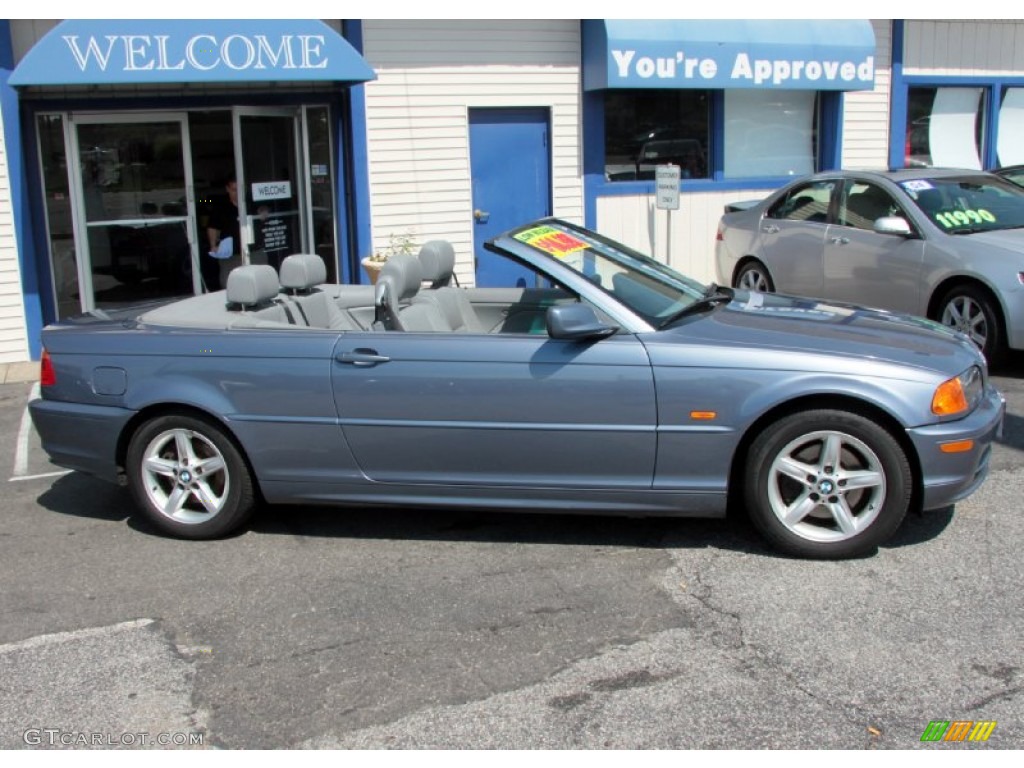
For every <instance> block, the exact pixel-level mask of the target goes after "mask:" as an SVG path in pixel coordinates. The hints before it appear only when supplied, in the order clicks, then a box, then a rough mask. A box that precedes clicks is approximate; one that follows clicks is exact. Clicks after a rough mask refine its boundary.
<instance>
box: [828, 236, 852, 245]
mask: <svg viewBox="0 0 1024 768" xmlns="http://www.w3.org/2000/svg"><path fill="white" fill-rule="evenodd" d="M829 240H830V241H831V242H832V245H848V244H849V242H850V238H848V237H830V238H829Z"/></svg>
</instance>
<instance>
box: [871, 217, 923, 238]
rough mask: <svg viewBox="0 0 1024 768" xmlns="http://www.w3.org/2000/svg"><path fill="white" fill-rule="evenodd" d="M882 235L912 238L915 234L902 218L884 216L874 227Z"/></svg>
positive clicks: (876, 221) (877, 220)
mask: <svg viewBox="0 0 1024 768" xmlns="http://www.w3.org/2000/svg"><path fill="white" fill-rule="evenodd" d="M872 228H873V229H874V230H875V232H877V233H878V234H880V235H897V236H899V237H910V236H911V235H913V234H914V232H913V230H911V228H910V224H908V223H907V220H906V219H904V218H903V217H902V216H883V217H882V218H880V219H876V220H875V224H874V226H873V227H872Z"/></svg>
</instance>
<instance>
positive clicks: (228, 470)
mask: <svg viewBox="0 0 1024 768" xmlns="http://www.w3.org/2000/svg"><path fill="white" fill-rule="evenodd" d="M127 469H128V478H129V485H130V486H131V489H132V493H133V494H134V496H135V500H136V502H137V503H138V504H139V506H141V507H142V509H143V511H144V512H145V513H146V516H147V517H148V518H149V519H150V520H151V521H152V522H153V523H154V524H155V525H156V526H157V527H159V528H160V529H161V530H162V531H164V532H166V533H170V534H172V535H175V536H181V537H184V538H190V539H204V538H211V537H215V536H221V535H223V534H225V533H227V532H229V531H231V530H233V529H235V528H237V527H238V526H240V525H241V524H242V522H243V521H244V520H245V519H246V518H247V517H248V516H249V514H250V513H251V512H252V510H253V508H254V506H255V494H254V491H253V484H252V477H251V475H250V474H249V469H248V467H247V466H246V464H245V461H244V460H243V458H242V455H241V453H240V452H239V451H238V449H237V448H236V447H235V445H234V443H233V442H232V441H231V440H230V439H229V438H228V437H227V435H226V434H225V433H224V432H223V431H222V430H221V429H220V428H219V427H216V426H214V425H213V424H210V423H207V422H205V421H202V420H199V419H195V418H192V417H189V416H163V417H160V418H157V419H154V420H152V421H149V422H147V423H146V424H145V425H143V426H142V427H141V428H140V429H139V430H138V431H137V432H136V433H135V435H134V436H133V438H132V441H131V444H130V446H129V448H128V468H127Z"/></svg>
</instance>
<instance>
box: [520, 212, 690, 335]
mask: <svg viewBox="0 0 1024 768" xmlns="http://www.w3.org/2000/svg"><path fill="white" fill-rule="evenodd" d="M512 236H513V237H514V238H515V239H516V240H519V241H520V242H522V243H526V244H527V245H529V246H531V247H533V248H535V249H537V250H538V251H543V252H544V253H546V254H548V255H550V256H553V257H555V258H557V259H558V260H559V261H560V262H561V263H562V264H563V265H565V266H566V267H568V268H569V269H572V270H575V271H576V272H578V273H579V274H581V275H582V276H584V277H585V278H586V279H588V280H590V281H591V282H592V283H594V284H596V285H598V286H600V287H601V288H603V289H604V290H605V291H606V292H607V293H609V294H611V295H612V296H614V297H615V298H616V299H617V300H618V301H619V302H620V303H621V304H624V305H625V306H627V307H629V308H630V309H631V310H633V312H635V313H636V314H637V315H640V316H641V317H643V318H644V319H645V320H646V321H647V322H649V323H651V324H652V325H654V326H661V325H663V324H664V323H665V322H666V321H668V320H669V319H670V318H672V317H675V316H677V315H679V313H680V312H682V311H683V310H685V309H687V308H688V307H690V306H692V305H694V304H696V303H697V302H698V301H701V300H704V299H706V298H707V294H708V292H707V290H706V289H705V287H704V286H703V285H701V284H700V283H698V282H697V281H696V280H691V279H690V278H688V277H685V276H684V275H681V274H679V273H678V272H676V271H675V270H674V269H672V268H671V267H669V266H666V265H665V264H662V263H661V262H659V261H655V260H654V259H652V258H651V257H650V256H645V255H643V254H642V253H638V252H637V251H634V250H632V249H631V248H628V247H626V246H624V245H622V244H621V243H616V242H614V241H612V240H607V239H605V238H603V237H601V236H600V235H598V234H596V233H594V232H590V231H588V230H585V229H579V228H576V227H572V226H568V225H566V224H565V223H564V222H559V221H551V222H545V223H544V224H543V225H541V226H536V227H530V228H529V229H524V230H522V231H520V232H517V233H515V234H514V235H512Z"/></svg>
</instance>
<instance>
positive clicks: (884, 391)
mask: <svg viewBox="0 0 1024 768" xmlns="http://www.w3.org/2000/svg"><path fill="white" fill-rule="evenodd" d="M487 247H488V248H489V250H490V251H493V252H494V253H495V254H498V255H501V256H504V257H507V258H509V259H512V260H514V261H515V262H518V264H519V265H520V267H521V268H522V270H523V274H524V275H526V277H525V278H524V279H522V280H520V281H519V282H520V285H519V286H518V287H514V288H511V287H510V288H461V287H459V286H457V285H456V284H453V281H452V271H453V266H454V261H455V258H454V251H453V249H452V246H451V245H450V244H448V243H447V242H444V241H432V242H429V243H427V244H426V245H424V247H423V249H422V251H421V252H420V254H419V256H418V257H416V256H396V257H392V258H391V259H390V260H389V261H388V262H387V264H386V265H385V267H384V269H383V270H382V272H381V274H380V277H379V279H378V282H377V284H376V286H374V287H371V286H355V285H334V284H324V280H325V275H326V273H325V269H324V265H323V262H322V261H320V259H319V258H318V257H316V256H310V255H301V254H299V255H294V256H290V257H288V258H287V259H286V260H285V261H284V262H283V263H282V264H281V267H280V273H278V272H276V271H274V269H273V268H271V267H268V266H266V265H262V266H260V265H251V266H243V267H239V268H238V269H236V270H235V271H234V272H232V273H231V275H230V277H229V280H228V283H227V289H226V290H225V291H223V292H217V293H209V294H204V295H201V296H195V297H191V298H187V299H184V300H182V301H178V302H176V303H173V304H168V305H164V306H161V307H158V308H155V309H150V310H149V311H145V312H142V313H140V312H138V311H135V312H133V313H131V314H125V315H122V316H115V315H114V313H111V314H109V315H108V314H105V313H103V312H93V313H91V314H89V315H85V316H82V317H78V318H75V319H72V320H68V321H65V322H62V323H58V324H56V325H52V326H49V327H47V328H46V329H45V330H44V331H43V344H44V347H45V350H46V352H45V354H44V358H43V365H42V384H43V386H42V398H41V399H38V400H35V401H33V402H32V404H31V412H32V417H33V419H34V422H35V425H36V427H37V429H38V431H39V434H40V436H41V437H42V441H43V446H44V448H45V449H46V451H47V452H48V453H49V454H50V456H51V458H52V460H53V461H54V462H55V463H57V464H59V465H61V466H64V467H69V468H72V469H76V470H80V471H83V472H88V473H90V474H93V475H96V476H99V477H102V478H106V479H109V480H111V481H117V482H121V483H125V484H127V485H128V486H129V487H130V488H131V491H132V493H133V495H134V498H135V500H136V502H137V503H138V506H139V507H140V508H141V509H142V511H143V512H144V513H145V514H146V515H147V516H148V518H149V519H150V520H152V522H153V523H154V524H155V525H156V526H158V527H159V528H160V529H161V530H162V531H165V532H166V533H169V534H171V535H175V536H182V537H188V538H197V539H198V538H211V537H217V536H222V535H225V534H227V533H229V532H230V531H233V530H236V529H238V528H239V527H240V526H242V525H243V524H244V523H245V521H246V520H247V518H248V517H249V516H250V514H251V513H252V512H253V510H254V508H255V507H256V506H257V504H258V503H259V502H260V501H261V500H262V501H266V502H269V503H275V502H288V503H316V504H324V503H341V504H348V505H352V504H357V505H420V506H437V507H447V508H451V507H473V508H488V509H507V510H524V511H536V512H569V511H583V512H591V513H615V514H629V515H671V516H680V517H685V516H712V517H714V516H722V515H724V514H725V511H726V508H727V504H729V503H730V502H732V503H733V504H734V505H735V507H736V508H737V509H745V510H746V512H747V514H749V515H750V517H751V518H752V520H753V522H754V523H755V524H756V526H757V527H758V528H759V530H760V531H761V532H762V533H763V534H764V535H765V537H766V538H767V539H768V540H769V541H771V542H772V543H773V544H774V545H775V546H776V547H777V548H778V549H780V550H782V551H784V552H786V553H789V554H793V555H797V556H803V557H816V558H840V557H852V556H860V555H863V554H866V553H870V552H871V551H873V549H874V548H876V547H877V546H878V545H879V544H881V543H882V542H884V541H885V540H886V539H887V538H888V537H889V536H890V535H891V534H892V533H893V532H894V531H895V530H896V528H897V527H898V526H899V525H900V522H901V520H902V519H903V516H904V514H905V513H906V511H907V510H908V509H910V508H912V507H914V508H918V509H925V510H927V509H934V508H938V507H943V506H948V505H949V504H952V503H953V502H955V501H957V500H958V499H962V498H964V497H966V496H968V495H969V494H970V493H972V492H973V491H974V490H975V489H976V488H977V487H978V486H979V485H980V484H981V482H982V481H983V479H984V477H985V475H986V472H987V469H988V462H989V456H990V450H991V443H992V441H993V440H994V439H995V438H996V435H997V432H998V430H999V429H1000V428H1001V424H1002V418H1003V410H1004V405H1003V399H1002V397H1001V395H1000V394H999V393H998V392H997V391H996V390H995V389H994V388H993V387H992V385H991V384H990V383H989V379H988V372H987V369H986V364H985V360H984V359H983V358H982V356H981V355H980V353H979V352H978V350H977V349H976V348H975V347H974V346H973V345H972V344H971V343H970V341H969V340H967V339H966V338H965V337H963V336H961V335H957V334H955V333H954V332H953V331H951V330H948V329H945V328H943V327H942V326H939V325H937V324H935V323H932V322H929V321H927V320H922V319H916V318H911V317H906V316H901V315H895V314H891V313H886V312H880V311H874V310H867V309H863V308H860V307H856V306H850V305H831V304H825V303H821V302H817V301H814V300H809V299H799V298H791V297H784V296H778V295H774V294H769V295H766V294H762V293H756V292H747V291H740V290H736V291H733V290H731V289H727V288H719V287H717V286H714V285H711V286H703V285H700V284H698V283H696V282H694V281H692V280H690V279H688V278H686V277H683V276H681V275H679V274H678V273H676V272H674V271H673V270H671V269H669V268H668V267H666V266H665V265H664V264H661V263H659V262H657V261H654V260H652V259H650V258H648V257H646V256H643V255H641V254H639V253H636V252H635V251H633V250H631V249H629V248H627V247H625V246H623V245H620V244H618V243H615V242H613V241H611V240H608V239H606V238H604V237H601V236H600V235H597V234H595V233H593V232H590V231H588V230H586V229H583V228H581V227H578V226H575V225H573V224H569V223H566V222H564V221H560V220H557V219H547V220H544V221H539V222H534V223H532V224H529V225H527V226H524V227H521V228H518V229H515V230H512V231H510V232H507V233H505V234H504V235H501V236H500V237H498V238H496V239H494V240H493V241H492V242H490V243H489V244H488V246H487Z"/></svg>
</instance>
